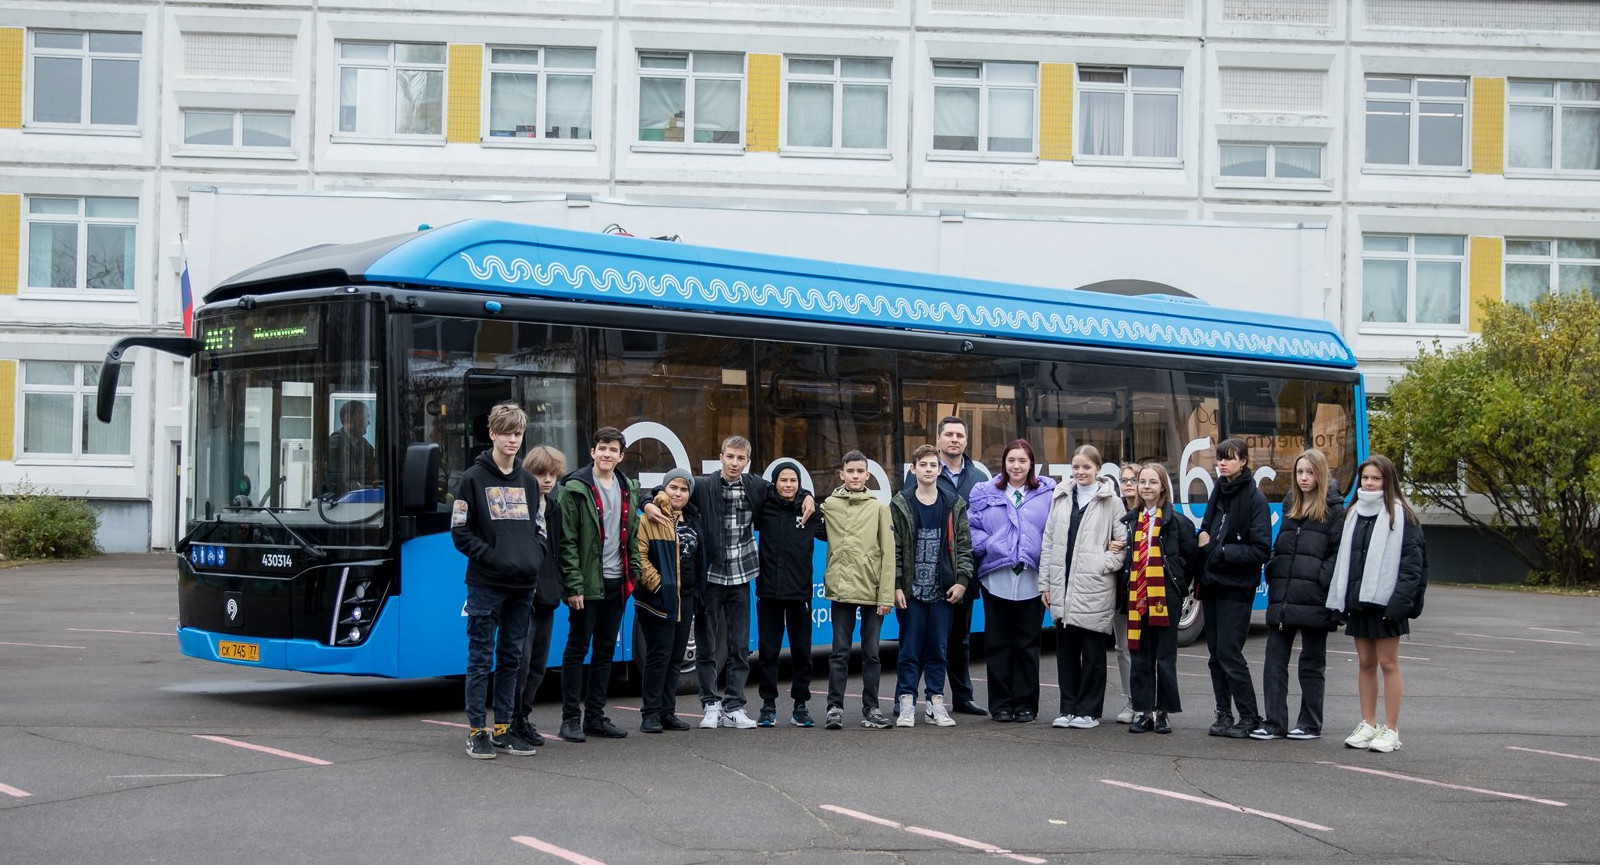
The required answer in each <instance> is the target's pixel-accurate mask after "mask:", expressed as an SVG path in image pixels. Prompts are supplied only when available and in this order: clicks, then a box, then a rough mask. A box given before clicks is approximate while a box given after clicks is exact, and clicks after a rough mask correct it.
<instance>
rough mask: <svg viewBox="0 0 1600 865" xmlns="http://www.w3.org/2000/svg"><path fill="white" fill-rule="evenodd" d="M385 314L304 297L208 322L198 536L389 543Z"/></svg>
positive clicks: (197, 373) (195, 490)
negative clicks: (382, 321)
mask: <svg viewBox="0 0 1600 865" xmlns="http://www.w3.org/2000/svg"><path fill="white" fill-rule="evenodd" d="M379 317H380V312H379V311H378V308H377V307H376V305H374V304H371V303H367V302H361V301H352V302H337V303H317V304H305V303H303V302H302V303H295V304H293V305H283V306H268V305H262V306H257V307H255V308H252V309H248V310H246V309H232V310H227V311H224V312H221V313H218V314H216V315H212V316H207V317H206V318H204V319H203V320H202V321H201V322H199V328H198V330H199V338H200V340H201V343H202V345H203V346H204V347H203V348H202V349H201V351H200V353H199V354H198V355H196V356H195V360H194V364H193V369H194V382H193V399H192V400H191V402H190V405H191V406H192V411H193V412H194V458H193V463H192V465H193V469H192V471H191V473H190V476H189V478H190V482H189V498H188V508H187V516H188V527H189V531H190V533H191V535H190V537H191V539H192V540H194V541H197V542H198V541H208V542H212V543H243V544H251V543H255V544H273V545H299V546H322V545H331V546H376V545H380V544H382V543H384V540H385V533H384V527H385V511H384V498H385V497H384V490H385V488H386V487H387V486H389V485H388V484H386V481H387V479H388V472H389V471H390V466H389V461H388V460H387V459H386V458H385V457H384V454H386V453H387V448H386V442H385V440H384V439H385V432H384V425H383V423H382V418H383V416H384V415H383V411H384V410H385V404H384V403H385V400H384V390H383V388H382V386H381V383H382V381H383V377H382V369H383V354H382V351H381V341H380V337H379V334H380V328H379Z"/></svg>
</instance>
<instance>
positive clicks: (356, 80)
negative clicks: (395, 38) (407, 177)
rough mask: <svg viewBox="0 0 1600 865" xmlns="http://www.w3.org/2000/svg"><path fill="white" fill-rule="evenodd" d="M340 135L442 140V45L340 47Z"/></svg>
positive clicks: (361, 44)
mask: <svg viewBox="0 0 1600 865" xmlns="http://www.w3.org/2000/svg"><path fill="white" fill-rule="evenodd" d="M339 131H340V132H343V133H349V134H351V135H355V136H362V137H369V138H399V137H404V136H427V137H442V136H443V135H444V44H443V43H438V42H341V43H339Z"/></svg>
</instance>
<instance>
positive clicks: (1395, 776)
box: [1317, 760, 1567, 808]
mask: <svg viewBox="0 0 1600 865" xmlns="http://www.w3.org/2000/svg"><path fill="white" fill-rule="evenodd" d="M1317 762H1318V764H1319V765H1322V766H1332V767H1333V768H1335V769H1345V770H1348V771H1351V772H1364V773H1366V774H1368V775H1378V776H1380V777H1383V778H1393V779H1395V780H1396V781H1411V782H1414V783H1417V784H1429V785H1431V786H1434V787H1444V788H1446V789H1450V790H1465V791H1467V792H1469V793H1483V794H1484V795H1486V796H1499V797H1500V798H1502V799H1517V800H1520V801H1523V802H1537V803H1538V804H1540V805H1552V806H1554V807H1557V808H1565V807H1567V803H1565V802H1557V801H1555V800H1554V799H1538V798H1535V797H1533V796H1524V795H1522V794H1521V793H1503V792H1501V791H1499V790H1485V789H1484V788H1482V787H1467V786H1464V785H1462V784H1446V783H1445V782H1443V781H1432V780H1429V779H1427V778H1418V777H1416V776H1414V775H1402V774H1400V773H1399V772H1384V771H1382V770H1380V769H1368V768H1365V767H1363V766H1346V765H1345V764H1343V763H1333V762H1329V761H1327V760H1319V761H1317Z"/></svg>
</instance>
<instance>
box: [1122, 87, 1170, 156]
mask: <svg viewBox="0 0 1600 865" xmlns="http://www.w3.org/2000/svg"><path fill="white" fill-rule="evenodd" d="M1133 155H1134V156H1144V157H1157V158H1164V159H1173V158H1176V157H1177V155H1178V97H1177V95H1176V94H1167V93H1162V94H1154V93H1135V94H1134V95H1133Z"/></svg>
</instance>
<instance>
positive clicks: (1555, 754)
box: [1506, 745, 1600, 763]
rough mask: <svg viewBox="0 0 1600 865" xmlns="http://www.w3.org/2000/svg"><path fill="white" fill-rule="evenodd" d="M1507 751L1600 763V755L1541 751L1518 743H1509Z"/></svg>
mask: <svg viewBox="0 0 1600 865" xmlns="http://www.w3.org/2000/svg"><path fill="white" fill-rule="evenodd" d="M1506 750H1507V751H1526V752H1528V753H1529V754H1544V755H1547V756H1550V757H1567V758H1569V759H1573V760H1588V761H1589V762H1591V763H1600V757H1586V756H1584V755H1582V754H1564V753H1562V752H1560V751H1541V750H1539V749H1538V748H1523V747H1519V746H1517V745H1507V746H1506Z"/></svg>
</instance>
